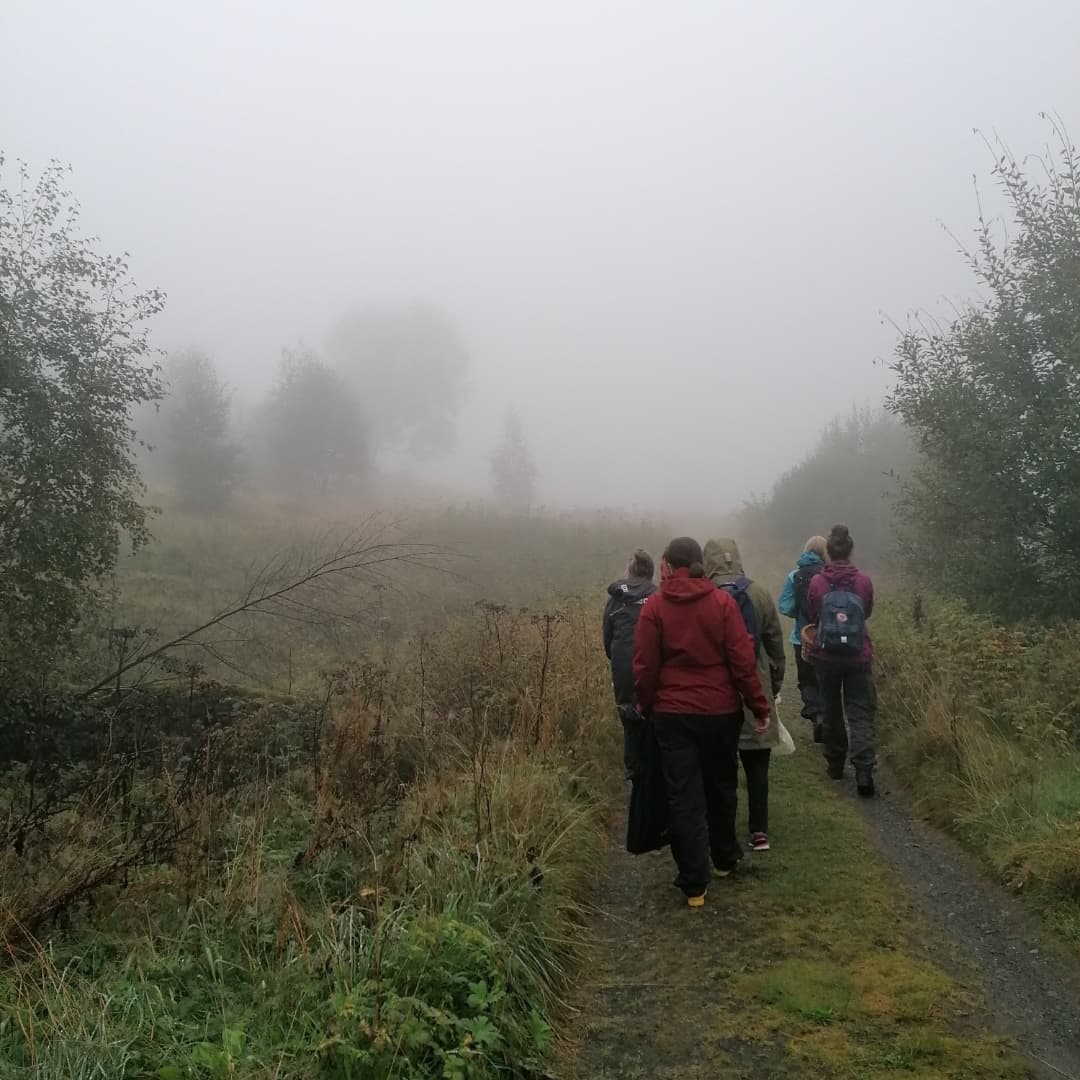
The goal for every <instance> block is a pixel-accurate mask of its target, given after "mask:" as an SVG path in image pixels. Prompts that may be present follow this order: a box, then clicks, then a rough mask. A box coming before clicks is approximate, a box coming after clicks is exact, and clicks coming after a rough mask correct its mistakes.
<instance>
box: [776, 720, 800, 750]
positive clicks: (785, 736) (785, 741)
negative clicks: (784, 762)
mask: <svg viewBox="0 0 1080 1080" xmlns="http://www.w3.org/2000/svg"><path fill="white" fill-rule="evenodd" d="M776 722H777V723H778V724H779V725H780V742H779V743H778V744H777V745H776V746H774V747H773V753H774V754H778V755H779V756H780V757H787V756H788V754H794V753H795V740H794V739H793V738H792V737H791V732H790V731H788V729H787V728H786V727H784V722H783V721H782V720H777V721H776Z"/></svg>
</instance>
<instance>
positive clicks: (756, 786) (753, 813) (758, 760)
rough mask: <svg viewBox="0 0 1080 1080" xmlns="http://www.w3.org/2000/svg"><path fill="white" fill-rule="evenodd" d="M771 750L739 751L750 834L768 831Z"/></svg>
mask: <svg viewBox="0 0 1080 1080" xmlns="http://www.w3.org/2000/svg"><path fill="white" fill-rule="evenodd" d="M771 754H772V750H770V749H769V747H767V746H766V747H763V748H762V749H760V750H740V751H739V759H740V760H741V761H742V767H743V772H744V773H745V774H746V801H747V802H748V803H749V804H750V820H749V826H750V832H751V834H753V833H759V832H760V833H767V832H768V831H769V758H770V756H771Z"/></svg>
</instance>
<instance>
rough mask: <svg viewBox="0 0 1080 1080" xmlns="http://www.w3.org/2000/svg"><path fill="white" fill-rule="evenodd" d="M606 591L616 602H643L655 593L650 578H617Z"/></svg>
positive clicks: (654, 585) (653, 583) (653, 584)
mask: <svg viewBox="0 0 1080 1080" xmlns="http://www.w3.org/2000/svg"><path fill="white" fill-rule="evenodd" d="M607 591H608V595H609V596H614V597H615V598H616V599H618V600H631V601H633V600H644V599H645V598H646V597H647V596H652V594H653V593H654V592H656V584H655V582H654V581H653V580H652V578H644V577H628V578H619V580H618V581H613V582H612V583H611V584H610V585H609V586H608V587H607Z"/></svg>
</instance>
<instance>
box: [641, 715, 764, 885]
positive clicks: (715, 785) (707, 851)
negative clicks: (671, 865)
mask: <svg viewBox="0 0 1080 1080" xmlns="http://www.w3.org/2000/svg"><path fill="white" fill-rule="evenodd" d="M653 719H654V722H655V724H656V739H657V742H658V743H659V744H660V755H661V758H662V760H663V765H664V780H665V782H666V784H667V789H668V806H669V810H670V813H669V819H670V820H669V828H670V834H671V853H672V855H674V856H675V862H676V864H677V865H678V868H679V876H678V877H677V878H676V879H675V884H676V885H677V886H678V887H679V888H680V889H682V890H683V892H684V893H686V895H687V896H699V895H700V894H701V893H703V892H704V891H705V889H706V888H708V885H709V880H710V878H711V877H712V870H711V866H715V867H716V868H717V869H719V870H730V869H732V868H733V867H734V866H735V864H736V863H737V862H738V861H739V859H741V858H742V847H741V846H740V844H739V841H738V840H737V839H736V836H735V815H736V811H737V810H738V801H739V792H738V784H739V732H740V731H741V730H742V724H743V715H742V713H741V712H738V713H732V714H730V715H728V716H688V715H672V714H670V713H668V714H658V715H656V716H655V717H654V718H653Z"/></svg>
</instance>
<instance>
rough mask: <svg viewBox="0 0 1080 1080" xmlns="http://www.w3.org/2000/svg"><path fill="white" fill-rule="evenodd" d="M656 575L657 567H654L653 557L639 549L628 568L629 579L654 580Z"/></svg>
mask: <svg viewBox="0 0 1080 1080" xmlns="http://www.w3.org/2000/svg"><path fill="white" fill-rule="evenodd" d="M655 573H656V567H655V566H654V565H653V558H652V556H651V555H650V554H649V553H648V552H647V551H645V550H644V549H643V548H638V549H637V551H635V552H634V554H633V555H631V556H630V564H629V565H628V566H627V568H626V576H627V577H643V578H648V579H649V580H650V581H651V580H652V576H653V574H655Z"/></svg>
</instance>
